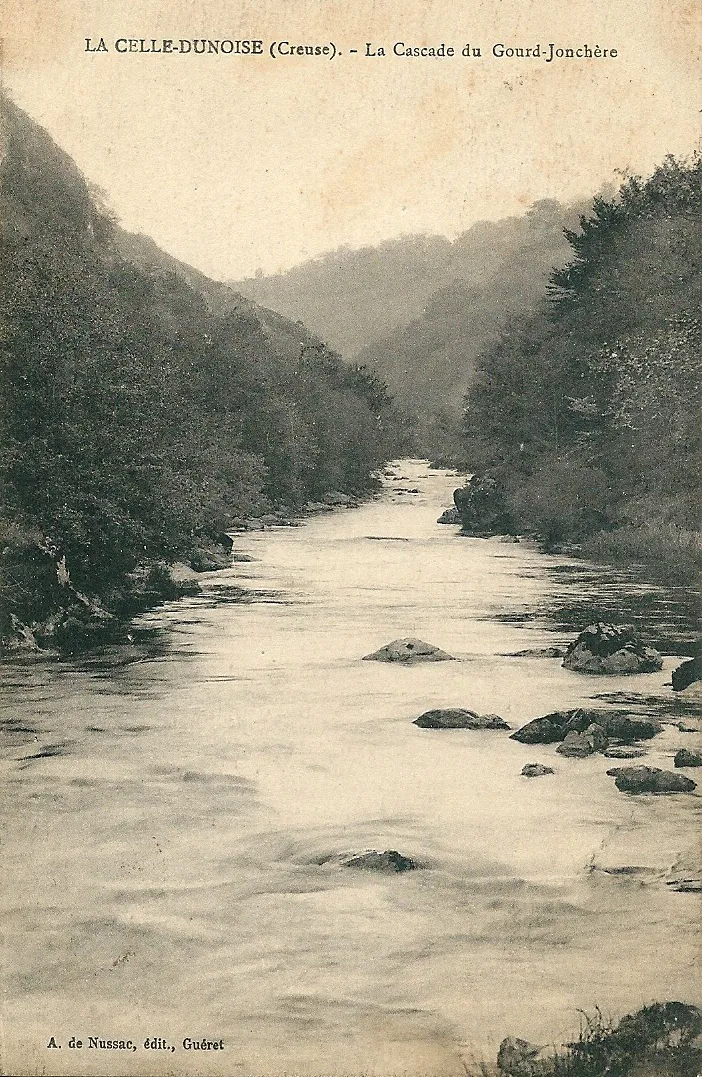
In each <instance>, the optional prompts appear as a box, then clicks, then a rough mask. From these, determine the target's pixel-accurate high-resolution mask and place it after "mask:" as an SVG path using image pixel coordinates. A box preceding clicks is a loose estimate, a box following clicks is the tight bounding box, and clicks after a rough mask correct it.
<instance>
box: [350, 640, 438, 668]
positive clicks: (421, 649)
mask: <svg viewBox="0 0 702 1077" xmlns="http://www.w3.org/2000/svg"><path fill="white" fill-rule="evenodd" d="M363 661H364V662H405V663H409V664H413V663H415V662H455V661H456V660H455V658H454V657H453V655H452V654H447V653H446V651H442V650H441V649H440V648H439V647H435V646H434V645H433V644H432V643H425V642H424V640H421V639H412V637H411V636H408V637H406V638H405V639H394V640H393V641H392V642H391V643H386V645H385V646H384V647H381V648H380V650H378V651H373V653H372V654H366V655H364V656H363Z"/></svg>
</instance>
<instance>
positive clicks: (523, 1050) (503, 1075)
mask: <svg viewBox="0 0 702 1077" xmlns="http://www.w3.org/2000/svg"><path fill="white" fill-rule="evenodd" d="M540 1050H541V1048H540V1047H536V1046H535V1045H534V1044H533V1043H529V1042H528V1041H527V1040H520V1039H518V1038H517V1037H516V1036H507V1037H506V1038H505V1039H504V1040H503V1041H502V1043H501V1044H500V1049H499V1051H498V1053H497V1068H498V1070H499V1072H500V1077H541V1074H545V1073H546V1072H547V1063H546V1062H545V1061H544V1060H542V1059H539V1058H538V1057H537V1056H538V1054H539V1052H540Z"/></svg>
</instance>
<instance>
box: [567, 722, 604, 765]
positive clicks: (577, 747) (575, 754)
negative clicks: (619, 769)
mask: <svg viewBox="0 0 702 1077" xmlns="http://www.w3.org/2000/svg"><path fill="white" fill-rule="evenodd" d="M606 747H607V737H606V736H605V731H604V729H603V728H602V726H600V725H596V724H594V723H593V724H592V725H590V726H588V728H587V729H586V730H585V732H584V733H578V732H577V730H575V729H572V730H571V731H570V732H569V733H566V736H565V739H564V740H563V742H562V743H561V744H559V745H558V747H557V748H556V751H557V752H558V753H559V755H565V756H567V757H568V758H570V759H584V758H585V756H587V755H593V754H594V753H595V752H601V751H602V750H603V749H604V748H606Z"/></svg>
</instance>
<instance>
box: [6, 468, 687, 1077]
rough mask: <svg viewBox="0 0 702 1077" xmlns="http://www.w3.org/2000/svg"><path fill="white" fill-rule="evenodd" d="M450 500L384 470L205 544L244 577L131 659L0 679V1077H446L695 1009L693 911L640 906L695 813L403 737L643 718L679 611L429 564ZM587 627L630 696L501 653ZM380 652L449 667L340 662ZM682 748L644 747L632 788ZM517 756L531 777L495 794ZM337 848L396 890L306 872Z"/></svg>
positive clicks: (643, 591)
mask: <svg viewBox="0 0 702 1077" xmlns="http://www.w3.org/2000/svg"><path fill="white" fill-rule="evenodd" d="M455 484H456V479H455V477H454V476H452V475H451V474H450V473H447V472H443V471H433V470H430V469H429V468H428V467H427V466H426V465H425V464H424V463H422V462H420V461H403V462H401V463H399V464H397V465H394V466H393V467H392V468H391V469H390V473H389V474H388V475H387V477H386V480H385V487H384V490H383V492H382V493H381V495H380V496H379V497H377V498H376V499H374V500H372V501H370V502H368V503H366V504H364V505H362V506H361V507H360V508H357V509H350V510H340V511H336V512H334V513H329V514H325V515H322V516H317V517H314V518H312V519H310V520H308V521H307V522H306V523H305V524H304V525H303V526H301V527H298V528H284V529H276V530H272V531H271V530H268V531H265V532H253V533H247V534H245V535H242V536H240V537H238V538H237V549H238V550H240V551H241V552H243V553H246V554H249V555H250V556H252V557H253V558H255V559H256V560H253V561H251V562H250V563H235V564H234V565H233V566H232V567H231V569H227V570H224V571H221V572H216V573H210V574H207V575H205V576H204V577H202V582H203V594H202V595H201V596H197V597H193V598H189V599H184V600H181V601H178V602H174V603H170V604H167V605H166V606H164V607H162V608H161V609H159V610H156V611H154V612H152V613H150V614H147V615H145V616H143V617H140V618H138V619H137V621H136V622H135V626H134V632H133V640H132V641H131V642H127V643H125V644H123V645H122V644H120V645H110V646H108V647H105V648H103V649H101V650H100V651H99V652H96V653H94V654H92V655H90V656H88V657H83V658H76V659H73V660H63V661H58V660H56V659H49V658H47V659H41V660H37V659H36V658H24V657H23V658H14V659H12V660H10V661H8V662H7V663H6V665H5V676H4V683H3V693H2V699H3V712H2V713H3V725H2V731H3V733H2V744H3V752H2V770H3V781H4V788H5V797H6V799H5V803H6V805H9V808H10V809H11V810H10V811H9V812H7V813H6V817H7V818H6V823H5V827H4V856H3V859H4V873H5V879H6V883H7V881H8V880H9V885H6V886H5V888H4V892H3V894H2V916H3V924H4V934H5V937H4V958H5V960H4V966H5V970H4V974H3V975H4V988H5V1003H4V1010H3V1021H4V1027H5V1031H4V1038H5V1061H4V1066H5V1069H4V1071H3V1072H10V1073H15V1072H18V1069H17V1068H16V1067H18V1066H21V1067H22V1070H21V1072H22V1073H32V1074H35V1073H37V1074H38V1073H48V1074H72V1075H77V1074H113V1073H114V1074H117V1073H131V1074H136V1073H139V1074H142V1073H143V1074H147V1073H148V1074H151V1073H154V1074H171V1073H174V1074H188V1075H190V1074H194V1073H203V1074H206V1073H222V1074H225V1073H226V1074H273V1073H275V1074H282V1073H295V1072H297V1073H305V1074H318V1073H319V1074H321V1073H324V1074H342V1073H347V1074H360V1073H361V1072H364V1073H367V1074H377V1075H382V1077H386V1075H389V1074H394V1073H398V1074H399V1073H407V1074H411V1075H418V1074H436V1075H440V1074H446V1075H452V1077H453V1075H458V1074H461V1075H462V1074H464V1073H465V1072H466V1067H470V1066H471V1065H472V1064H473V1062H474V1061H475V1060H479V1059H481V1058H485V1059H490V1060H492V1059H494V1057H495V1052H496V1050H497V1045H498V1044H499V1041H500V1040H501V1038H502V1037H503V1036H504V1035H507V1034H514V1035H520V1036H524V1037H525V1038H528V1039H530V1040H532V1041H534V1042H537V1043H542V1044H544V1043H549V1042H552V1041H561V1040H562V1039H563V1038H566V1039H568V1038H572V1036H573V1034H574V1033H577V1029H578V1022H579V1014H578V1010H579V1009H580V1008H582V1009H585V1010H588V1009H591V1008H592V1007H593V1006H595V1005H599V1006H600V1007H601V1008H602V1009H603V1011H604V1012H605V1013H606V1014H611V1015H613V1016H615V1017H616V1016H619V1015H621V1014H622V1013H624V1012H628V1011H631V1010H632V1009H634V1008H637V1007H638V1006H640V1005H642V1004H644V1003H646V1002H650V1001H652V1000H654V999H658V1000H665V999H680V1000H681V1001H688V1002H697V1003H700V1002H702V997H701V996H702V992H700V990H699V986H698V984H699V977H698V975H696V972H698V971H699V970H698V969H697V970H696V968H695V962H696V959H697V958H698V955H699V897H698V896H697V895H695V894H694V893H680V892H677V891H675V890H673V889H671V888H670V887H669V886H667V885H666V883H665V873H666V872H667V870H668V869H669V868H670V866H671V864H672V863H673V862H674V861H675V860H676V858H677V856H678V854H680V853H685V852H686V851H687V850H688V849H689V848H690V846H691V845H692V843H693V841H694V835H695V826H697V827H699V810H700V798H699V797H698V796H697V795H696V794H695V795H687V796H677V797H676V796H669V797H650V796H649V797H638V798H637V797H630V796H626V795H623V794H622V793H619V792H618V791H617V790H616V789H615V786H614V782H613V779H612V778H610V777H607V776H606V774H605V771H606V769H607V768H608V767H610V766H612V765H614V764H613V763H612V761H610V760H607V759H604V758H603V757H602V756H601V755H596V756H592V757H590V758H588V759H584V760H572V759H564V758H562V757H560V756H558V755H556V753H555V750H554V747H555V746H553V745H549V746H545V747H533V746H532V747H529V746H526V745H522V744H519V743H517V742H515V741H512V740H510V739H509V736H508V734H507V733H504V732H469V731H463V730H459V731H435V730H426V729H419V728H418V727H416V726H415V725H413V724H412V719H413V718H415V717H416V716H417V715H419V714H420V713H421V712H422V711H424V710H427V709H428V708H430V707H439V706H463V707H469V708H471V709H474V710H477V711H479V712H481V713H482V712H496V713H498V714H500V715H501V716H502V717H504V718H505V719H506V721H507V722H509V723H510V725H511V726H513V727H514V728H516V727H518V726H519V725H521V724H523V723H524V722H525V721H527V720H529V719H531V718H533V717H536V716H538V715H540V714H544V713H547V712H548V711H552V710H555V709H557V708H562V707H568V706H577V705H578V704H581V703H584V702H586V701H588V700H592V699H593V697H594V696H596V695H597V696H604V697H605V700H604V704H603V703H602V700H600V705H606V703H607V700H608V699H609V700H611V701H616V700H617V699H622V698H626V696H622V695H621V693H626V694H631V693H632V692H636V693H640V694H642V695H643V696H646V695H649V696H651V697H652V698H654V697H655V698H658V699H660V700H662V701H665V700H668V701H670V699H671V697H672V692H671V689H670V688H669V687H665V682H666V681H669V679H670V677H669V674H670V671H671V670H672V669H673V668H674V666H675V665H676V664H677V661H678V660H677V659H676V658H675V657H674V652H675V650H676V645H677V642H678V641H681V640H684V639H688V638H689V637H690V634H691V631H692V626H691V609H692V607H691V604H690V596H689V594H686V593H684V592H678V593H677V594H676V593H674V592H664V591H662V590H661V589H659V588H656V587H653V586H646V585H645V584H641V583H637V582H636V581H635V580H634V578H633V577H631V576H628V575H627V574H624V573H616V572H614V571H612V570H605V569H599V568H597V567H596V566H589V565H585V564H583V563H576V562H573V561H571V560H569V559H568V558H566V557H560V556H551V555H544V554H541V553H539V552H538V551H537V550H536V549H535V548H534V547H533V546H532V545H531V544H529V543H525V542H522V543H505V542H501V541H500V540H499V539H489V540H483V539H469V538H461V537H460V536H459V535H458V534H457V528H455V527H446V526H438V525H437V523H436V519H437V516H438V515H439V513H440V512H441V510H442V509H443V508H445V507H446V506H447V505H449V504H450V503H451V491H452V489H453V487H454V485H455ZM415 490H416V491H418V492H416V493H414V492H404V491H415ZM242 589H243V592H242ZM602 609H605V610H612V609H615V610H617V611H618V612H619V616H620V619H624V620H626V619H627V617H622V611H624V613H628V614H629V617H628V619H629V620H636V621H638V622H639V623H640V624H641V625H642V626H643V627H645V629H646V630H647V634H648V635H649V637H650V638H652V639H659V640H660V638H661V637H662V638H663V642H664V643H666V641H667V647H664V649H665V650H666V652H667V656H666V658H665V666H664V671H663V672H662V673H658V674H650V675H640V676H636V677H633V678H631V677H630V678H624V677H603V678H594V679H593V678H588V677H584V676H582V675H578V674H575V673H570V672H568V671H566V670H564V669H563V668H562V667H561V662H560V660H559V659H557V658H543V657H512V656H511V652H515V651H519V650H521V649H524V648H541V647H546V646H552V645H554V644H556V645H562V644H564V643H567V642H568V641H569V640H570V639H572V638H573V635H574V633H575V632H577V630H579V629H580V628H581V627H583V626H584V625H585V624H587V623H588V622H589V621H591V620H592V619H594V618H593V611H601V610H602ZM398 636H418V637H420V638H422V639H425V640H427V641H429V642H431V643H434V644H436V645H438V646H439V647H441V648H443V649H444V650H446V651H449V652H450V653H451V654H452V655H454V656H455V657H456V658H457V659H458V661H456V662H442V663H431V664H418V665H415V666H413V667H411V668H406V667H397V666H394V665H387V664H383V663H376V662H362V661H361V658H362V656H363V655H364V654H367V653H368V652H370V651H373V650H375V649H376V648H378V647H379V646H381V645H383V644H385V643H387V642H389V641H390V640H392V639H394V638H396V637H398ZM671 716H672V717H675V718H676V720H679V718H680V717H681V716H682V711H681V710H680V707H679V706H676V705H675V704H674V705H673V706H672V710H671ZM691 739H694V737H693V738H691V735H690V734H684V733H680V732H679V731H678V729H677V728H676V726H675V725H673V724H672V722H671V723H669V724H667V725H666V727H665V729H664V732H663V733H662V734H661V735H659V736H658V737H657V738H656V739H655V741H654V742H651V743H650V745H649V750H648V757H647V759H646V762H650V763H651V764H652V765H658V766H665V767H667V768H670V767H671V766H672V754H673V752H674V751H675V749H676V748H677V747H679V746H681V745H682V744H685V745H687V746H692V743H691ZM528 762H544V763H547V764H549V765H552V766H553V767H554V768H555V771H556V773H555V774H554V775H553V776H548V777H543V778H539V779H532V780H530V779H527V778H523V777H521V775H520V771H521V769H522V766H523V765H524V764H525V763H528ZM688 773H691V775H692V776H694V772H688ZM697 832H699V831H697ZM368 848H375V849H379V850H384V849H397V850H399V851H400V852H401V853H403V854H405V855H407V856H410V857H412V858H413V859H414V860H416V861H417V862H418V863H419V864H420V865H421V870H417V871H411V872H405V873H403V874H397V875H376V874H373V873H370V872H363V871H357V870H353V869H350V868H347V867H342V866H340V865H339V864H338V863H335V862H334V861H333V860H332V861H331V862H329V860H328V858H330V857H331V858H333V857H335V856H337V855H338V854H341V853H344V852H354V851H360V850H364V849H368ZM623 869H624V870H623ZM51 1036H54V1037H55V1042H56V1043H57V1044H60V1045H61V1046H60V1048H59V1047H56V1048H53V1047H52V1048H48V1047H47V1044H48V1043H49V1042H50V1037H51ZM71 1036H75V1037H77V1038H78V1039H81V1040H82V1041H83V1044H84V1046H83V1048H82V1049H77V1048H71V1047H69V1038H70V1037H71ZM89 1036H100V1037H103V1038H105V1039H118V1038H124V1039H132V1040H133V1041H134V1042H135V1044H137V1045H138V1053H132V1052H131V1051H118V1050H109V1049H108V1050H99V1049H94V1048H88V1047H87V1046H86V1045H87V1042H88V1037H89ZM149 1037H159V1038H161V1039H163V1040H165V1041H166V1042H167V1043H168V1045H169V1046H170V1045H175V1046H176V1048H177V1049H176V1051H175V1052H173V1053H171V1051H170V1050H162V1049H161V1050H159V1049H146V1050H145V1049H144V1047H143V1041H144V1040H145V1039H146V1038H149ZM184 1037H190V1038H194V1039H197V1038H202V1037H206V1038H209V1039H211V1040H212V1041H214V1040H220V1039H223V1041H224V1050H223V1051H215V1050H209V1051H207V1052H204V1051H198V1052H197V1053H195V1052H193V1051H190V1052H187V1051H184V1050H183V1048H182V1046H181V1045H182V1041H183V1039H184Z"/></svg>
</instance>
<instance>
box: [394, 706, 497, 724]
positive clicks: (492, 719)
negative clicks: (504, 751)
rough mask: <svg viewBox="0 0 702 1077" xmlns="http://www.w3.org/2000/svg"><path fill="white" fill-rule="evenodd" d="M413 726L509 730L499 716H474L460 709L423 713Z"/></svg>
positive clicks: (474, 714)
mask: <svg viewBox="0 0 702 1077" xmlns="http://www.w3.org/2000/svg"><path fill="white" fill-rule="evenodd" d="M414 725H418V726H419V727H420V729H509V726H508V725H507V723H506V722H505V720H504V719H503V718H500V716H499V714H476V712H475V711H469V710H464V709H463V708H462V707H449V708H446V709H443V710H431V711H425V712H424V714H420V716H419V718H415V720H414Z"/></svg>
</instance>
